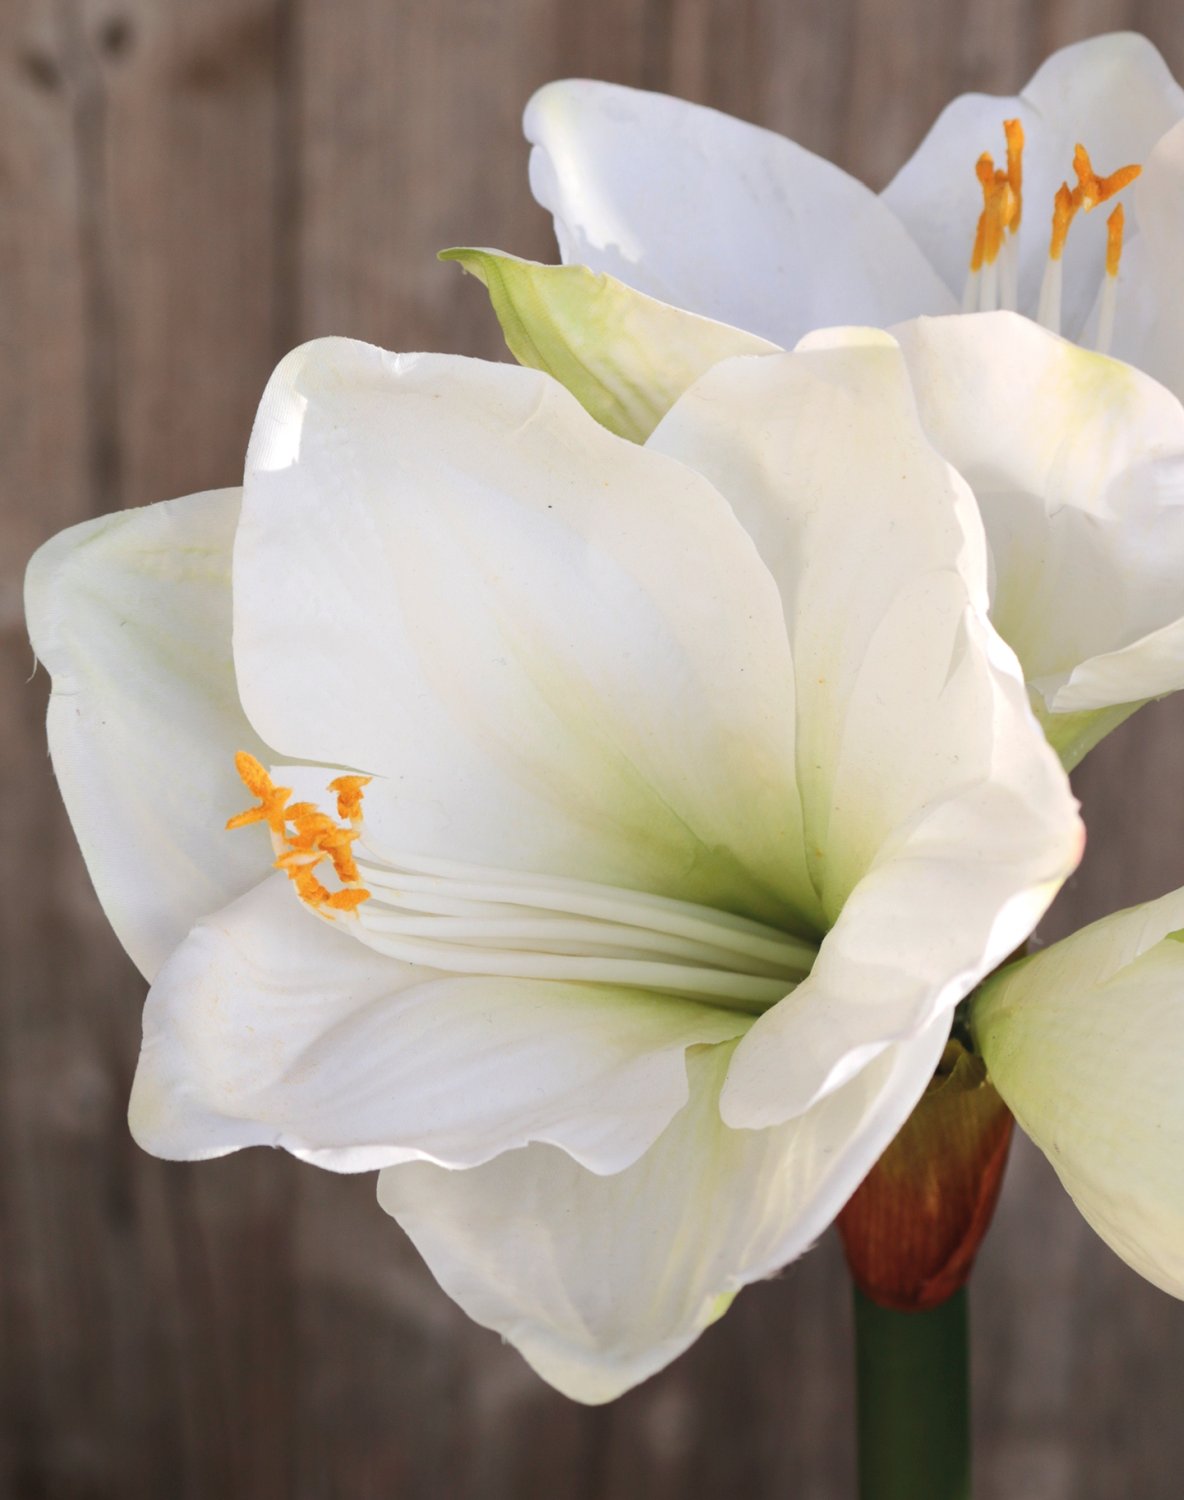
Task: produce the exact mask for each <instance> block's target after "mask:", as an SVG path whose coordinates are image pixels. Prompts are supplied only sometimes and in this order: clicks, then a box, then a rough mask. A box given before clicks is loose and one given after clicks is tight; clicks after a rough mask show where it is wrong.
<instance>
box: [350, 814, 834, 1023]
mask: <svg viewBox="0 0 1184 1500" xmlns="http://www.w3.org/2000/svg"><path fill="white" fill-rule="evenodd" d="M356 854H357V861H358V876H359V881H360V883H361V884H362V885H364V886H365V887H366V888H367V889H368V890H369V892H370V899H369V900H368V901H366V902H365V903H364V904H363V905H362V906H361V907H359V908H358V910H357V912H356V913H353V914H350V915H349V916H348V917H347V918H345V919H344V920H347V921H348V923H349V927H350V930H351V931H352V932H353V933H354V935H355V936H356V937H358V938H359V939H360V940H361V941H362V942H364V943H366V944H367V945H368V946H369V947H372V948H374V949H376V950H377V951H379V952H382V953H386V954H389V955H390V956H391V957H393V958H397V959H401V960H402V961H403V962H406V963H412V964H423V965H424V966H425V967H429V968H433V969H438V970H444V971H448V972H452V973H457V974H488V975H499V976H506V977H516V978H523V979H526V978H530V979H554V980H579V981H586V982H592V983H600V984H619V985H626V986H630V987H641V988H645V989H655V990H661V991H663V992H666V993H669V994H675V995H683V996H688V997H692V998H695V999H702V1000H709V1001H711V1002H712V1003H715V1004H722V1005H727V1006H729V1007H732V1008H738V1009H742V1010H750V1011H756V1012H759V1011H761V1010H764V1009H766V1008H767V1007H768V1006H770V1005H773V1004H775V1003H776V1002H777V1001H778V1000H780V999H781V998H782V997H783V996H784V995H786V994H788V993H789V991H790V990H792V989H793V988H794V987H795V985H797V984H798V983H799V982H800V981H801V980H802V979H804V978H805V976H806V975H807V974H808V973H809V972H810V968H811V966H812V964H813V961H814V958H815V956H816V952H817V950H816V948H815V946H814V944H813V943H810V942H808V941H805V940H803V939H801V938H797V937H793V936H791V935H789V934H788V933H784V932H781V931H779V930H778V929H776V928H773V927H767V926H765V925H764V924H763V923H760V922H754V921H751V920H749V919H748V918H745V917H739V916H736V915H735V914H734V913H731V912H724V911H717V910H715V909H714V908H712V907H705V906H699V905H696V904H694V903H692V902H686V901H676V900H673V899H671V898H669V897H663V896H654V895H649V894H647V893H645V892H641V891H633V890H627V889H624V888H620V887H615V886H605V885H597V884H594V883H592V882H589V881H580V880H568V879H560V878H557V877H550V876H539V875H523V874H520V873H517V872H514V871H505V870H493V869H489V868H486V867H484V866H479V865H467V864H460V863H457V862H454V861H451V860H440V859H431V858H427V857H423V856H418V855H414V856H406V855H399V856H397V857H394V858H392V857H390V856H388V855H387V854H386V853H385V852H383V853H380V852H379V851H377V850H376V849H375V848H374V847H373V846H372V845H370V844H369V843H366V844H364V845H359V846H358V848H357V850H356ZM333 920H335V921H337V920H342V917H340V916H335V917H333Z"/></svg>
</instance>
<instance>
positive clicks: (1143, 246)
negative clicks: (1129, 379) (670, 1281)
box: [1114, 122, 1184, 399]
mask: <svg viewBox="0 0 1184 1500" xmlns="http://www.w3.org/2000/svg"><path fill="white" fill-rule="evenodd" d="M1134 199H1135V212H1136V216H1137V220H1138V225H1139V231H1140V240H1139V242H1137V243H1136V245H1134V246H1133V247H1132V249H1133V250H1134V251H1135V252H1136V254H1135V256H1134V257H1131V258H1130V263H1128V256H1127V254H1126V253H1125V252H1124V254H1123V259H1122V269H1121V272H1120V300H1119V304H1118V311H1117V317H1116V319H1115V344H1114V352H1115V354H1118V355H1120V356H1121V357H1122V358H1124V359H1130V360H1131V361H1132V362H1134V363H1136V364H1138V365H1139V367H1140V368H1141V369H1145V370H1147V371H1148V372H1149V373H1150V374H1152V375H1154V376H1155V378H1156V379H1157V380H1161V381H1163V383H1164V384H1165V385H1166V386H1168V387H1169V389H1170V390H1173V391H1175V393H1176V395H1177V396H1179V397H1181V399H1184V299H1181V297H1180V264H1181V260H1182V259H1184V122H1181V123H1180V124H1178V125H1175V126H1173V128H1172V129H1171V130H1169V131H1168V132H1167V134H1166V135H1164V137H1163V139H1162V140H1160V141H1159V142H1158V143H1157V145H1156V147H1155V149H1154V150H1153V151H1152V152H1151V154H1150V155H1149V156H1148V158H1147V161H1146V164H1145V165H1144V168H1143V175H1142V176H1141V177H1140V178H1139V180H1138V182H1136V183H1135V186H1134ZM1127 288H1129V289H1130V290H1129V291H1128V292H1127V295H1125V296H1123V295H1122V293H1123V291H1124V290H1126V289H1127Z"/></svg>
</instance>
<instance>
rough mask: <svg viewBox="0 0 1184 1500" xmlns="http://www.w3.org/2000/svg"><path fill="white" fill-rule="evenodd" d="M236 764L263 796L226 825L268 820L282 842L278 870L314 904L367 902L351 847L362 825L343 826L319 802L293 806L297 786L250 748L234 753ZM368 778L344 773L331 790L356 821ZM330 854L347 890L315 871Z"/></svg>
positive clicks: (344, 907) (337, 907)
mask: <svg viewBox="0 0 1184 1500" xmlns="http://www.w3.org/2000/svg"><path fill="white" fill-rule="evenodd" d="M234 764H235V767H236V768H237V770H238V774H239V776H240V777H241V778H242V780H243V783H244V784H245V786H246V787H247V790H248V791H250V792H252V793H253V794H254V795H255V796H256V797H258V798H259V805H258V807H250V808H248V809H247V810H246V812H241V813H238V814H237V815H236V816H235V817H233V818H231V819H230V821H229V822H228V823H227V825H226V826H227V828H245V827H246V826H247V824H249V823H262V822H266V823H267V824H268V826H269V827H270V828H271V830H272V832H273V833H274V834H276V835H277V837H278V840H279V841H282V843H283V849H282V852H281V853H280V854H279V855H278V857H277V859H276V861H275V867H276V869H279V870H283V871H284V872H285V874H287V875H288V876H289V877H290V879H291V880H292V882H293V884H294V885H295V887H296V893H297V895H298V896H299V897H300V899H301V900H302V901H305V902H307V903H308V905H309V906H311V907H313V908H314V909H317V910H320V909H322V908H327V909H328V910H330V911H340V912H352V911H356V910H357V908H358V907H359V906H360V905H361V904H362V902H363V901H368V900H369V899H370V892H369V891H367V890H364V889H362V887H360V886H358V885H357V884H356V883H355V882H356V881H357V879H358V867H357V864H356V863H355V861H354V857H353V854H352V852H351V850H350V845H351V844H352V843H353V841H354V840H355V839H356V838H358V837H360V834H359V832H358V830H357V829H354V828H343V827H341V826H340V825H339V824H337V823H335V822H334V821H333V819H332V818H331V817H330V816H329V814H328V813H324V812H322V811H321V809H320V808H319V807H318V806H317V805H316V803H315V802H293V803H292V804H291V806H288V798H289V797H290V796H291V795H292V788H291V787H285V786H276V785H275V784H274V782H273V781H272V779H271V776H270V774H269V773H268V771H267V770H266V768H265V767H264V766H262V765H261V764H260V763H259V761H257V760H256V759H255V757H254V756H253V755H248V754H247V752H246V751H245V750H240V751H239V753H238V754H237V755H236V756H235V758H234ZM369 780H370V778H369V777H368V776H339V777H338V778H337V780H336V781H335V782H333V784H332V787H331V788H330V790H332V791H335V792H336V793H337V806H338V812H339V815H340V816H341V817H343V818H346V817H348V818H350V819H351V820H354V819H357V818H358V817H359V816H360V814H361V809H362V788H363V787H364V786H366V785H367V783H368V782H369ZM289 823H291V824H292V825H294V827H295V830H296V831H295V832H294V833H289V832H288V824H289ZM326 859H328V860H330V861H332V864H333V869H334V871H335V873H336V875H337V878H338V880H340V881H341V882H342V883H343V884H344V885H346V886H347V887H348V888H347V889H345V890H340V891H330V890H329V888H328V887H327V886H325V885H323V884H322V883H321V882H320V880H318V879H317V877H316V875H315V874H314V871H315V870H316V868H317V866H318V865H320V864H322V863H323V862H324V861H325V860H326Z"/></svg>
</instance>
